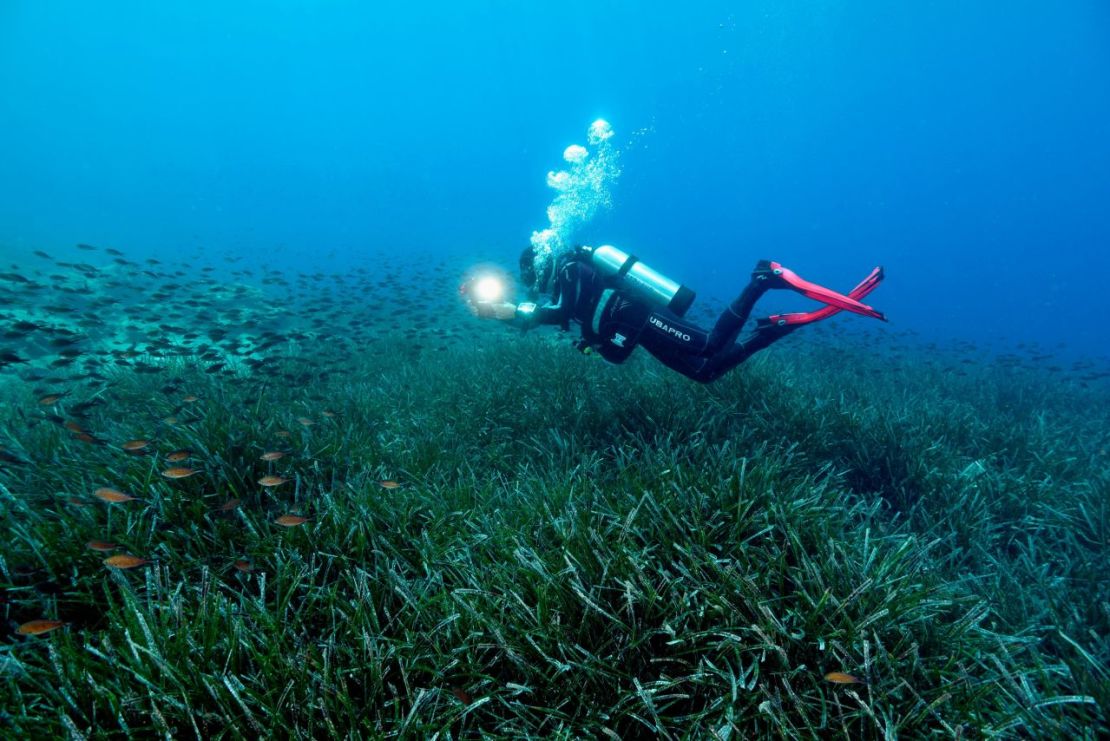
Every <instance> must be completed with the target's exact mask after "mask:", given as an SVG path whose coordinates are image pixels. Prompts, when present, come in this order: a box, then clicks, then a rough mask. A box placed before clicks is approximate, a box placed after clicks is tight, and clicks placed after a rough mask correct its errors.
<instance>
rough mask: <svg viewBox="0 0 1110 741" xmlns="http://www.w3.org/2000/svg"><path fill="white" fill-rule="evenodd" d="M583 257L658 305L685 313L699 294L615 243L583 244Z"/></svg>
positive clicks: (617, 284)
mask: <svg viewBox="0 0 1110 741" xmlns="http://www.w3.org/2000/svg"><path fill="white" fill-rule="evenodd" d="M578 249H579V251H580V253H581V254H582V256H583V257H584V258H585V259H586V261H587V262H589V263H590V265H592V266H593V267H594V269H595V270H597V271H598V272H599V273H601V274H602V275H603V276H605V277H606V278H607V279H609V281H610V282H611V283H612V284H613V285H614V286H615V287H620V288H621V289H623V290H627V291H628V292H629V293H632V294H635V295H636V296H638V297H639V298H642V299H644V300H645V301H648V302H649V303H651V304H654V305H656V306H665V307H666V308H668V309H670V310H671V311H673V312H674V313H675V314H678V315H679V316H682V315H683V314H685V313H686V310H687V309H689V308H690V304H692V303H694V297H695V296H696V295H697V294H695V293H694V292H693V291H691V290H690V289H689V288H687V287H686V286H684V285H681V284H679V283H675V282H674V281H673V280H671V279H670V278H668V277H667V276H665V275H662V274H661V273H657V272H656V271H654V270H652V269H651V268H649V267H648V266H647V265H644V264H643V263H642V262H640V260H639V258H637V257H636V256H635V255H629V254H628V253H626V252H622V251H621V250H618V249H617V248H616V247H614V246H613V245H611V244H603V245H601V246H600V247H585V246H583V247H579V248H578Z"/></svg>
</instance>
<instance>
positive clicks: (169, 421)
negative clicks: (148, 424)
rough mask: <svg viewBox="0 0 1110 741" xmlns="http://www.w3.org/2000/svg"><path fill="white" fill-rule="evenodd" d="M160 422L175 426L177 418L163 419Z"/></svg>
mask: <svg viewBox="0 0 1110 741" xmlns="http://www.w3.org/2000/svg"><path fill="white" fill-rule="evenodd" d="M162 421H163V422H165V423H166V424H168V425H175V424H177V417H165V418H163V419H162Z"/></svg>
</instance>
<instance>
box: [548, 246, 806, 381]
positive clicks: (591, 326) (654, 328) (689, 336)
mask: <svg viewBox="0 0 1110 741" xmlns="http://www.w3.org/2000/svg"><path fill="white" fill-rule="evenodd" d="M553 281H554V286H553V290H552V299H551V301H550V302H549V303H547V304H543V305H540V306H537V307H536V310H535V313H534V315H533V317H532V320H531V323H532V324H558V325H560V326H561V327H562V328H563V329H564V330H565V329H569V327H570V322H572V321H574V322H577V323H578V324H579V325H580V326H581V329H582V340H583V342H584V343H585V344H586V345H588V346H589V347H592V348H593V349H595V350H596V351H597V352H598V353H599V354H600V355H601V356H602V357H603V358H605V359H606V360H608V361H610V362H613V363H622V362H624V361H625V360H626V359H627V358H628V356H629V355H631V354H632V351H633V350H635V349H636V347H637V346H643V347H644V349H645V350H647V351H648V352H649V353H651V354H652V355H653V356H655V357H656V358H658V359H659V361H660V362H662V363H663V365H665V366H667V367H668V368H671V369H672V370H675V371H678V372H679V373H681V374H683V375H684V376H687V377H688V378H692V379H694V380H695V381H700V382H702V383H709V382H710V381H715V380H716V379H718V378H720V377H721V376H722V375H723V374H725V373H727V372H728V371H730V370H732V369H733V368H735V367H736V366H737V365H739V364H740V363H743V362H744V361H745V360H747V359H748V358H749V357H750V356H751V355H752V353H755V352H757V351H759V350H762V349H763V348H765V347H767V346H768V345H770V344H771V343H772V342H775V341H776V340H778V339H781V338H782V337H785V336H786V335H787V334H789V333H790V332H791V331H792V330H793V329H795V327H779V326H770V327H762V328H760V329H758V330H756V331H755V332H753V333H752V335H751V336H750V337H748V338H747V339H745V340H744V341H743V342H737V341H736V337H737V335H739V334H740V330H741V329H743V327H744V323H745V322H746V321H747V320H748V316H749V315H750V314H751V312H752V307H754V306H755V302H756V301H757V300H758V299H759V297H760V296H762V295H763V293H764V292H766V290H767V289H768V288H769V287H770V286H769V285H767V283H766V282H765V281H759V280H756V279H755V278H753V280H752V282H751V283H749V284H748V285H747V286H746V287H745V288H744V290H743V291H742V292H741V293H740V295H739V296H737V297H736V299H735V300H733V302H732V303H731V304H729V307H728V308H727V309H725V311H724V313H723V314H721V316H720V318H719V319H717V323H716V324H715V325H714V326H713V329H712V330H709V331H706V330H705V329H703V328H701V327H699V326H697V325H695V324H693V323H692V322H690V321H689V320H687V319H683V318H682V317H680V316H678V315H677V314H675V313H674V312H673V311H670V310H669V309H665V308H657V307H654V306H652V305H650V304H648V303H647V302H646V301H644V300H642V299H640V298H639V297H637V296H635V295H633V294H631V293H629V292H627V291H622V290H620V289H619V288H616V287H614V286H613V285H612V284H611V283H610V282H609V281H608V280H607V279H606V278H605V277H604V276H602V275H601V274H600V273H598V272H597V271H596V270H595V269H594V268H593V267H592V266H590V265H589V264H588V263H587V262H585V261H583V260H581V259H576V258H574V257H570V258H564V259H563V260H562V261H561V262H560V263H559V264H558V265H557V267H556V269H555V275H554V276H553Z"/></svg>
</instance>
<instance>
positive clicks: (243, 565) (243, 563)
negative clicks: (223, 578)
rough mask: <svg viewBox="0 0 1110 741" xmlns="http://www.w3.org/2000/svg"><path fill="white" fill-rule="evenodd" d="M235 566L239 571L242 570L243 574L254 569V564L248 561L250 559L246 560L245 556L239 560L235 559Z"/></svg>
mask: <svg viewBox="0 0 1110 741" xmlns="http://www.w3.org/2000/svg"><path fill="white" fill-rule="evenodd" d="M235 568H237V569H239V570H240V571H242V572H243V573H244V574H248V573H250V572H251V570H253V569H254V565H253V564H251V562H250V561H248V560H247V559H245V558H240V559H239V560H237V561H236V562H235Z"/></svg>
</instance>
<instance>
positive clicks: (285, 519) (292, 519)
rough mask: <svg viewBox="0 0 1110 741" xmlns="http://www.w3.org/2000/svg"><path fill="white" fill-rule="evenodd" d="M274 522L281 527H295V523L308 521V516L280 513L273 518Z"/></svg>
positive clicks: (300, 523) (301, 523)
mask: <svg viewBox="0 0 1110 741" xmlns="http://www.w3.org/2000/svg"><path fill="white" fill-rule="evenodd" d="M274 522H275V523H277V524H278V525H281V526H282V527H296V526H297V525H303V524H305V523H306V522H308V518H307V517H301V516H300V515H282V516H281V517H279V518H277V519H276V520H274Z"/></svg>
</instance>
